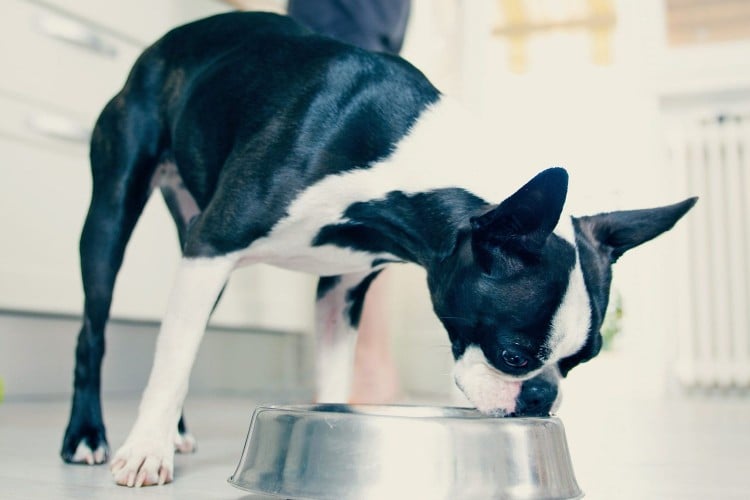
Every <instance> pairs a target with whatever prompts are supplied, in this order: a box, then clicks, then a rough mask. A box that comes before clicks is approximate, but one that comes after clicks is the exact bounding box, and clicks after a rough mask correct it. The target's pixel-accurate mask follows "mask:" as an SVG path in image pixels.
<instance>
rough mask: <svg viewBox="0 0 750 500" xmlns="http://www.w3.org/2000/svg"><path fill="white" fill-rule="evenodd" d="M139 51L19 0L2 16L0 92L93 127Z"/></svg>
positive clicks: (10, 0)
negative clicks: (81, 119) (78, 117)
mask: <svg viewBox="0 0 750 500" xmlns="http://www.w3.org/2000/svg"><path fill="white" fill-rule="evenodd" d="M140 51H141V47H140V46H138V45H135V44H131V43H127V42H123V41H122V40H120V39H118V38H116V37H113V36H111V35H109V34H108V33H106V32H105V31H104V30H102V29H101V28H98V27H96V26H93V25H90V24H88V23H86V22H84V21H80V20H78V19H77V18H74V17H71V16H68V15H66V14H62V13H58V12H56V11H54V10H50V9H47V8H44V7H41V6H39V5H36V4H32V3H28V2H23V1H21V0H4V2H3V15H2V16H0V64H1V65H2V67H3V72H2V77H0V93H2V94H4V95H8V96H16V97H18V98H21V99H23V100H26V101H29V102H34V103H37V104H40V105H44V106H46V107H48V108H50V109H57V110H65V111H68V112H75V113H77V114H79V115H81V116H83V117H84V119H85V121H86V123H87V125H88V126H89V127H91V124H93V122H94V120H95V119H96V116H97V115H98V114H99V111H100V110H101V109H102V107H103V106H104V104H105V103H106V102H107V101H108V100H109V99H110V98H111V97H112V96H113V95H114V94H115V93H117V92H118V91H119V90H120V88H121V87H122V85H123V83H124V82H125V78H126V77H127V75H128V72H129V71H130V67H131V65H132V64H133V62H134V61H135V59H136V57H137V56H138V54H139V53H140Z"/></svg>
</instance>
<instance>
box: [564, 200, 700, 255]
mask: <svg viewBox="0 0 750 500" xmlns="http://www.w3.org/2000/svg"><path fill="white" fill-rule="evenodd" d="M696 201H698V198H688V199H687V200H685V201H681V202H680V203H675V204H674V205H668V206H666V207H658V208H647V209H643V210H623V211H620V212H610V213H605V214H598V215H591V216H586V217H580V218H576V225H577V226H578V228H579V230H580V231H581V232H582V233H583V234H584V235H585V236H586V237H587V238H589V239H590V240H591V241H593V242H594V243H595V245H596V246H597V247H598V249H599V251H600V252H601V253H603V254H605V255H606V256H608V257H609V259H610V261H611V262H613V263H614V262H616V261H617V259H619V258H620V256H621V255H622V254H623V253H625V252H626V251H628V250H630V249H631V248H633V247H636V246H638V245H640V244H641V243H645V242H647V241H649V240H651V239H653V238H656V237H657V236H659V235H660V234H661V233H663V232H664V231H667V230H669V229H672V226H674V225H675V223H676V222H677V221H678V220H680V218H681V217H682V216H683V215H685V214H686V213H687V211H688V210H690V209H691V208H692V207H693V205H695V202H696Z"/></svg>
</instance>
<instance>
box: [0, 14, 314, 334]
mask: <svg viewBox="0 0 750 500" xmlns="http://www.w3.org/2000/svg"><path fill="white" fill-rule="evenodd" d="M227 9H228V6H227V5H226V4H224V3H221V2H216V1H211V0H129V1H128V2H121V1H114V0H107V1H103V0H76V1H72V0H71V1H65V0H47V1H45V2H36V1H30V0H29V1H23V0H4V1H3V15H2V16H0V67H2V68H3V71H2V72H0V310H2V309H6V310H9V309H10V310H23V311H45V312H59V313H66V314H76V315H78V314H80V313H81V308H82V305H83V293H82V289H81V280H80V271H79V261H78V239H79V236H80V231H81V228H82V225H83V219H84V217H85V214H86V210H87V208H88V203H89V197H90V190H91V180H90V173H89V164H88V163H89V162H88V134H89V133H90V130H91V127H92V126H93V123H94V121H95V119H96V117H97V115H98V113H99V111H100V110H101V108H102V106H103V105H104V104H105V103H106V102H107V100H109V99H110V98H111V97H112V96H113V95H114V94H115V93H116V92H117V91H118V90H119V89H120V87H121V86H122V84H123V82H124V81H125V78H126V76H127V73H128V71H129V70H130V67H131V65H132V63H133V62H134V61H135V59H136V57H137V56H138V55H139V54H140V52H141V50H142V49H143V48H144V47H145V45H147V44H148V43H151V42H152V41H153V40H155V39H156V38H158V37H159V36H160V35H161V34H162V33H163V32H165V31H166V30H168V29H169V28H170V27H172V26H175V25H178V24H182V23H184V22H187V21H189V20H191V19H195V18H198V17H203V16H205V15H210V14H213V13H216V12H220V11H223V10H227ZM178 259H179V251H178V244H177V236H176V232H175V229H174V224H173V223H172V221H171V218H170V217H169V214H168V213H167V211H166V209H165V207H164V203H163V201H162V200H161V199H160V197H159V196H158V195H157V196H154V197H153V198H152V199H151V200H150V201H149V203H148V205H147V207H146V210H145V212H144V215H143V217H142V218H141V219H140V221H139V222H138V225H137V226H136V229H135V232H134V235H133V238H132V240H131V244H130V246H129V247H128V250H127V252H126V256H125V262H124V264H123V271H122V273H121V274H120V276H119V278H118V282H117V287H116V290H115V296H114V301H113V306H112V316H114V317H126V318H134V319H159V318H160V317H161V316H162V314H163V311H164V307H165V304H166V300H167V296H168V293H169V290H170V288H171V283H172V280H173V273H174V269H175V268H176V264H177V262H178ZM313 300H314V280H313V279H312V278H311V277H308V276H302V275H298V274H294V273H288V272H283V271H279V270H275V269H271V268H267V267H261V266H259V267H257V268H253V269H243V270H240V271H238V272H236V273H235V274H234V276H233V277H232V279H231V280H230V284H229V286H228V287H227V290H226V291H225V293H224V297H223V298H222V301H221V303H220V305H219V307H218V308H217V310H216V313H215V315H214V319H213V321H214V323H218V324H224V325H236V326H260V327H265V328H270V329H284V330H308V329H309V325H310V324H311V321H312V303H313ZM290 311H294V313H293V314H290Z"/></svg>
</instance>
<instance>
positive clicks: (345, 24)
mask: <svg viewBox="0 0 750 500" xmlns="http://www.w3.org/2000/svg"><path fill="white" fill-rule="evenodd" d="M410 6H411V1H410V0H289V5H288V13H289V15H290V16H291V17H292V18H294V19H295V20H297V21H299V22H301V23H302V24H304V25H306V26H308V27H309V28H311V29H313V30H314V31H316V32H318V33H320V34H323V35H327V36H330V37H333V38H336V39H338V40H341V41H343V42H347V43H351V44H353V45H357V46H359V47H362V48H365V49H369V50H375V51H380V52H389V53H391V54H398V53H399V51H400V50H401V47H402V46H403V44H404V34H405V33H406V25H407V23H408V21H409V11H410Z"/></svg>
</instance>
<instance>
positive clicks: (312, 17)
mask: <svg viewBox="0 0 750 500" xmlns="http://www.w3.org/2000/svg"><path fill="white" fill-rule="evenodd" d="M410 11H411V0H289V3H288V5H287V13H288V15H289V16H290V17H292V18H293V19H295V20H296V21H298V22H300V23H302V24H304V25H306V26H307V27H308V28H310V29H312V30H313V31H316V32H317V33H320V34H322V35H326V36H330V37H332V38H335V39H337V40H340V41H342V42H346V43H350V44H352V45H356V46H358V47H361V48H363V49H368V50H373V51H376V52H387V53H389V54H394V55H397V54H398V53H399V52H401V48H402V47H403V45H404V36H405V34H406V27H407V25H408V23H409V14H410ZM383 285H384V278H383V276H380V278H379V279H376V280H375V282H374V283H373V284H372V285H371V287H370V291H369V293H368V294H367V299H366V301H365V305H364V309H363V311H362V318H361V320H360V324H359V334H358V340H357V351H356V356H355V358H356V362H355V368H354V379H353V385H352V393H351V396H350V397H351V400H350V402H351V403H391V402H393V401H394V400H395V399H396V398H397V397H398V394H399V391H400V389H399V383H398V373H397V371H396V364H395V362H394V361H393V356H392V355H391V349H390V336H389V335H388V329H387V325H386V324H385V321H384V318H385V317H386V314H385V312H384V308H385V303H384V300H385V288H384V286H383Z"/></svg>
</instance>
